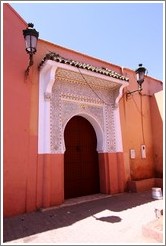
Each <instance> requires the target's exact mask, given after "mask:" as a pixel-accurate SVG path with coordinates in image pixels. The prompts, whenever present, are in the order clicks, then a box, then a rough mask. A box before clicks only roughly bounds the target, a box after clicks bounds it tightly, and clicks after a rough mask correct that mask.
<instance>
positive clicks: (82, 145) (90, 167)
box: [64, 116, 100, 199]
mask: <svg viewBox="0 0 166 246" xmlns="http://www.w3.org/2000/svg"><path fill="white" fill-rule="evenodd" d="M64 138H65V146H66V151H65V155H64V193H65V199H67V198H72V197H78V196H85V195H90V194H95V193H99V192H100V185H99V166H98V153H97V151H96V146H97V139H96V134H95V131H94V129H93V127H92V125H91V124H90V123H89V121H88V120H86V119H85V118H83V117H81V116H74V117H73V118H72V119H71V120H70V121H69V122H68V124H67V125H66V128H65V132H64Z"/></svg>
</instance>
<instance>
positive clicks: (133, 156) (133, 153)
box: [130, 149, 135, 159]
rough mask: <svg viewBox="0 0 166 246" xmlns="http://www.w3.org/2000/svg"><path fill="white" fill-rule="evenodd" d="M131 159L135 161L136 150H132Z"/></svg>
mask: <svg viewBox="0 0 166 246" xmlns="http://www.w3.org/2000/svg"><path fill="white" fill-rule="evenodd" d="M130 158H131V159H135V149H130Z"/></svg>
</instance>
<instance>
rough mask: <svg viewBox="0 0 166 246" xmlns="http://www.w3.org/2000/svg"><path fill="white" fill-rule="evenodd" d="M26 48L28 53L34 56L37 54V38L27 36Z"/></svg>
mask: <svg viewBox="0 0 166 246" xmlns="http://www.w3.org/2000/svg"><path fill="white" fill-rule="evenodd" d="M25 46H26V51H27V52H28V53H30V54H34V53H35V52H36V46H37V38H36V37H35V36H32V35H27V36H26V37H25Z"/></svg>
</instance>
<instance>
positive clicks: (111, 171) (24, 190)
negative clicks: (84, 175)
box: [3, 4, 162, 216]
mask: <svg viewBox="0 0 166 246" xmlns="http://www.w3.org/2000/svg"><path fill="white" fill-rule="evenodd" d="M26 26H27V25H26V23H25V22H24V21H23V20H22V19H21V17H19V15H18V14H17V13H16V12H15V11H14V10H13V9H12V8H11V7H10V5H9V4H4V20H3V27H4V32H3V50H4V57H3V58H4V61H3V62H4V64H3V65H4V81H3V84H4V85H3V89H4V91H3V94H4V96H3V111H4V115H3V116H4V117H3V127H4V129H3V134H4V141H3V150H4V153H3V157H4V166H3V172H4V174H3V175H4V183H3V186H4V216H11V215H15V214H20V213H24V212H30V211H35V210H36V209H39V208H41V207H48V206H54V205H57V204H60V203H62V202H63V199H64V194H63V192H64V191H63V155H38V154H37V153H38V152H37V147H38V101H39V98H38V91H39V77H38V76H39V71H38V65H39V64H40V62H41V60H42V59H43V57H44V56H45V55H46V53H47V52H48V50H51V51H53V52H56V53H58V54H59V55H61V56H64V57H65V58H69V59H73V60H77V61H83V62H85V63H89V64H92V65H94V66H99V67H107V68H110V69H112V70H114V71H116V72H118V73H122V72H123V73H124V74H123V75H125V76H127V77H129V78H130V86H129V88H127V89H128V90H133V89H136V87H137V85H136V81H135V80H134V76H133V75H134V72H133V71H131V70H129V69H124V70H123V71H122V68H121V67H120V66H116V65H113V64H109V63H107V62H105V61H101V60H99V59H96V58H92V57H89V56H87V55H85V54H80V53H78V52H75V51H72V50H69V49H66V48H63V47H60V46H57V45H54V44H52V43H49V42H46V41H43V40H39V42H38V47H37V48H38V50H37V53H36V54H35V56H34V65H33V67H31V69H30V74H29V77H28V79H27V80H25V77H24V72H25V69H26V67H27V65H28V55H27V54H26V52H25V44H24V39H23V35H22V30H23V29H25V28H26ZM38 31H39V32H40V30H38ZM11 37H15V38H13V39H12V40H11ZM10 41H12V42H10ZM148 81H150V82H151V83H150V84H151V88H158V81H156V80H154V79H153V78H150V77H148ZM148 83H149V82H148ZM125 93H126V90H125V91H124V95H123V97H122V99H121V101H120V117H121V124H122V139H123V148H124V152H123V153H101V154H99V160H100V180H101V192H103V193H107V194H110V193H118V192H123V191H124V190H125V189H126V182H127V180H130V179H134V180H135V179H143V178H148V177H153V176H154V175H156V173H160V176H161V174H162V120H161V118H160V117H159V112H158V109H157V105H156V101H155V97H154V96H151V97H150V96H147V95H145V96H142V97H141V96H140V95H139V94H138V93H137V94H135V95H133V96H132V97H131V98H130V99H128V100H126V96H125V95H126V94H125ZM144 93H145V91H144ZM145 94H146V93H145ZM141 100H142V101H141ZM141 102H142V109H141ZM142 115H143V117H142ZM143 141H144V142H145V145H146V148H147V158H146V159H142V158H141V156H140V145H141V144H142V143H143ZM131 148H134V149H135V150H136V158H135V159H134V160H133V159H132V160H131V159H130V156H129V150H130V149H131Z"/></svg>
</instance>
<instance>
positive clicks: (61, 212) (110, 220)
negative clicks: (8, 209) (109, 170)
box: [3, 191, 165, 245]
mask: <svg viewBox="0 0 166 246" xmlns="http://www.w3.org/2000/svg"><path fill="white" fill-rule="evenodd" d="M88 199H90V201H88ZM155 208H163V200H162V199H160V200H155V199H153V198H152V195H151V191H146V192H140V193H122V194H118V195H113V196H106V195H102V194H98V195H94V196H90V197H88V196H87V197H82V198H78V199H71V200H68V201H67V202H66V203H65V204H64V205H63V206H60V207H57V208H53V209H47V210H42V211H38V212H33V213H29V214H23V215H19V216H15V217H11V218H5V219H4V223H3V244H12V245H13V244H32V245H34V244H36V243H38V244H54V245H55V244H58V245H60V244H65V245H68V244H83V245H84V244H102V245H103V244H109V245H111V244H120V245H122V244H128V245H129V244H132V245H133V244H137V245H138V244H139V243H141V244H151V243H152V244H157V245H165V244H163V243H164V239H162V235H163V223H164V220H163V216H161V217H160V218H159V219H157V218H156V217H155V213H154V209H155ZM149 229H151V231H150V232H149Z"/></svg>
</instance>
